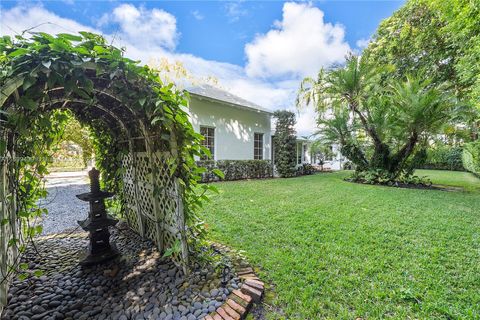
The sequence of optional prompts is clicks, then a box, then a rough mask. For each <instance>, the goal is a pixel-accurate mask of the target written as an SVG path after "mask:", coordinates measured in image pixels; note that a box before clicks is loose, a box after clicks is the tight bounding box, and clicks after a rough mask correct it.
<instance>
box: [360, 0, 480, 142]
mask: <svg viewBox="0 0 480 320" xmlns="http://www.w3.org/2000/svg"><path fill="white" fill-rule="evenodd" d="M478 21H480V2H479V1H474V0H449V1H445V0H409V1H407V3H406V4H405V5H404V6H403V7H402V8H400V9H399V10H398V11H396V12H395V13H394V14H393V15H392V16H391V17H389V18H387V19H385V20H384V21H383V22H382V23H381V24H380V26H379V28H378V29H377V32H376V34H375V35H374V36H373V38H372V41H371V43H370V45H369V46H368V47H367V48H366V50H365V51H364V53H363V55H364V56H365V57H367V59H368V60H369V63H371V64H375V65H377V66H378V65H380V66H393V67H394V70H393V72H392V73H391V74H389V75H388V78H391V77H396V78H398V79H401V78H403V77H405V76H406V75H407V74H411V73H414V74H423V75H425V77H428V78H430V79H431V80H432V84H434V85H435V84H443V83H448V84H450V85H451V89H452V91H453V92H454V93H455V94H456V96H457V97H458V98H459V99H461V100H463V101H466V102H468V103H469V104H470V105H471V106H472V109H474V108H473V107H474V106H476V109H477V110H480V64H479V63H478V61H480V23H478ZM463 122H464V123H465V124H467V125H468V127H469V128H470V130H471V132H470V135H471V137H472V138H474V139H476V138H478V131H479V127H480V116H479V114H478V112H475V111H474V110H472V112H470V113H465V117H464V119H463ZM449 132H451V133H452V134H454V135H457V132H455V130H454V131H452V130H450V131H449ZM460 134H461V133H460Z"/></svg>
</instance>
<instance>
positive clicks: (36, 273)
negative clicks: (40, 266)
mask: <svg viewBox="0 0 480 320" xmlns="http://www.w3.org/2000/svg"><path fill="white" fill-rule="evenodd" d="M33 275H34V276H35V277H41V276H43V270H35V271H34V272H33Z"/></svg>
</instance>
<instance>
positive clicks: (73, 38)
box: [57, 33, 83, 41]
mask: <svg viewBox="0 0 480 320" xmlns="http://www.w3.org/2000/svg"><path fill="white" fill-rule="evenodd" d="M57 36H58V37H60V38H63V39H66V40H70V41H82V40H83V38H82V37H80V36H76V35H73V34H69V33H59V34H57Z"/></svg>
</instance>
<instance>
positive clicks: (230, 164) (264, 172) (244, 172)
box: [197, 160, 273, 182]
mask: <svg viewBox="0 0 480 320" xmlns="http://www.w3.org/2000/svg"><path fill="white" fill-rule="evenodd" d="M197 165H198V166H199V167H203V168H205V169H206V171H205V172H204V173H203V174H202V180H201V181H202V182H211V181H219V180H225V181H229V180H242V179H265V178H271V177H273V168H272V162H271V161H270V160H217V161H213V160H207V161H198V162H197ZM215 169H217V170H220V171H222V172H223V174H224V177H223V178H220V177H218V175H216V174H215V173H214V172H213V171H214V170H215Z"/></svg>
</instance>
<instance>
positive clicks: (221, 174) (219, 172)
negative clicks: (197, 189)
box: [212, 169, 225, 179]
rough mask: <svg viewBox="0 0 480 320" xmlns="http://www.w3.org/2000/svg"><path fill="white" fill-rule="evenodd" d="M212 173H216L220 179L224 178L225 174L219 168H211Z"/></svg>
mask: <svg viewBox="0 0 480 320" xmlns="http://www.w3.org/2000/svg"><path fill="white" fill-rule="evenodd" d="M212 173H213V174H214V175H216V176H217V177H219V178H220V179H225V174H224V173H223V171H222V170H220V169H213V170H212Z"/></svg>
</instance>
